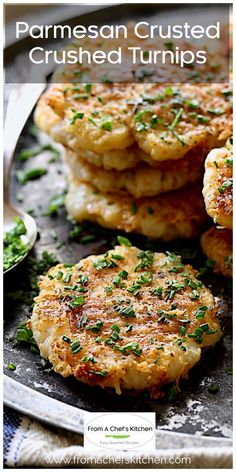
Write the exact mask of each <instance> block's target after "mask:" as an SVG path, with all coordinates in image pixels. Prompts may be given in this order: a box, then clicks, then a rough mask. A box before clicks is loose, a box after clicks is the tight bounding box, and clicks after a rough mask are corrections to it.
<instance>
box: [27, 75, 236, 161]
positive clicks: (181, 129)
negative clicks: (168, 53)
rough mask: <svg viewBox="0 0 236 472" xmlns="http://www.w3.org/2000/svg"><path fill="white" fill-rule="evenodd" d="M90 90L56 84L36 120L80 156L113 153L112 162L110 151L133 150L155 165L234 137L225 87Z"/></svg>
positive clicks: (132, 86) (143, 86)
mask: <svg viewBox="0 0 236 472" xmlns="http://www.w3.org/2000/svg"><path fill="white" fill-rule="evenodd" d="M86 85H87V84H76V85H74V84H71V83H68V84H54V85H51V86H50V87H49V89H48V90H47V91H46V92H45V94H44V95H43V96H42V97H41V99H40V101H39V103H38V106H37V109H36V113H35V120H36V123H37V124H38V126H39V127H41V128H42V129H43V130H44V131H46V132H48V133H49V134H50V135H51V136H52V137H53V138H54V139H56V140H58V141H59V142H61V143H62V144H65V145H66V146H67V147H69V148H71V149H73V150H75V151H79V150H80V151H84V152H86V153H87V152H92V153H95V155H96V154H98V155H102V154H104V153H107V152H109V153H110V154H109V156H110V160H111V163H112V153H111V151H124V150H125V149H127V148H128V149H129V148H130V147H131V148H132V146H133V145H137V146H138V147H139V148H140V149H141V150H142V151H143V152H144V157H145V155H148V156H149V159H151V160H154V161H165V160H172V159H173V160H175V159H181V158H182V157H184V156H185V155H186V154H187V152H189V151H191V150H193V149H195V148H196V147H197V146H198V148H203V149H205V148H206V150H207V152H208V151H209V150H210V149H211V148H212V147H214V146H219V145H222V144H223V143H224V141H225V140H226V139H227V138H228V137H229V136H230V135H231V133H232V105H231V103H230V100H229V97H228V93H230V92H228V93H227V96H225V93H224V89H222V85H221V84H205V85H204V84H201V85H193V84H180V85H175V86H172V85H171V86H166V85H165V86H164V85H160V84H159V85H158V84H90V85H91V87H90V89H89V93H88V92H86ZM49 114H50V119H48V116H49ZM49 121H50V126H49V125H48V122H49ZM52 123H54V124H52ZM122 154H123V159H124V160H125V154H124V153H122ZM129 157H130V159H131V160H132V159H133V157H132V156H131V154H130V155H129ZM110 167H112V164H111V165H110Z"/></svg>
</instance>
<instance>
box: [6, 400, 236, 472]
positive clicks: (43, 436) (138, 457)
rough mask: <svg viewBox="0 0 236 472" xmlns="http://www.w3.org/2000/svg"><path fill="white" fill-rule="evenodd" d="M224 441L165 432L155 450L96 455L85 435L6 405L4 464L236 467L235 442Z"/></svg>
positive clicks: (89, 466)
mask: <svg viewBox="0 0 236 472" xmlns="http://www.w3.org/2000/svg"><path fill="white" fill-rule="evenodd" d="M176 438H177V439H176ZM181 442H182V447H181ZM222 442H223V443H224V446H223V447H222ZM222 442H221V440H220V438H219V439H218V440H217V441H215V440H211V439H210V438H207V437H205V438H202V439H201V438H199V437H198V438H197V437H196V438H195V439H193V437H191V438H190V437H189V436H188V435H183V434H178V435H176V434H174V433H170V432H166V433H165V432H163V431H160V433H158V434H157V438H156V448H157V449H156V451H155V453H149V454H144V453H139V454H138V452H136V453H133V452H132V453H130V452H125V451H108V452H107V453H106V452H105V453H104V451H94V453H91V452H87V451H85V450H84V448H83V436H82V435H80V434H76V433H71V432H68V431H65V430H62V429H59V428H53V427H50V426H45V424H41V423H40V422H38V421H35V420H34V419H31V418H30V417H28V416H25V415H21V414H19V413H18V412H16V411H15V410H12V409H9V408H5V409H4V464H5V467H8V468H18V467H19V468H23V467H41V468H85V469H87V468H89V469H90V468H97V469H104V468H109V469H110V468H118V469H119V468H126V469H127V468H128V469H129V468H144V469H147V468H148V469H150V468H151V469H152V468H153V469H158V468H171V469H173V468H174V469H176V468H180V469H183V468H185V469H192V468H195V469H200V468H210V469H215V468H217V469H218V468H219V469H228V468H232V443H231V441H230V440H226V439H224V440H223V441H222ZM203 445H204V447H203Z"/></svg>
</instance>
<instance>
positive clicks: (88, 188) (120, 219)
mask: <svg viewBox="0 0 236 472" xmlns="http://www.w3.org/2000/svg"><path fill="white" fill-rule="evenodd" d="M65 205H66V209H67V211H68V213H69V215H70V216H71V217H72V218H73V219H75V220H76V221H77V222H82V221H86V220H88V221H93V222H96V223H98V224H100V225H101V226H104V227H106V228H111V229H118V230H122V231H125V232H127V233H130V232H136V233H140V234H143V235H144V236H148V237H149V238H153V239H161V240H163V241H170V240H172V239H176V238H185V239H188V238H193V237H195V236H198V235H199V234H201V232H202V231H201V230H202V228H203V227H204V225H205V223H206V221H207V219H208V217H207V214H206V211H205V208H204V202H203V197H202V193H201V188H200V186H199V185H198V184H193V185H189V186H187V187H184V188H183V189H179V190H175V191H173V192H167V193H165V194H163V195H158V196H156V197H143V198H138V199H135V198H134V197H132V196H131V195H129V194H128V193H126V194H119V193H115V192H114V193H100V192H98V191H97V190H96V188H95V187H93V186H92V185H90V184H88V183H83V182H81V181H79V180H78V179H72V180H70V181H69V192H68V194H67V195H66V198H65Z"/></svg>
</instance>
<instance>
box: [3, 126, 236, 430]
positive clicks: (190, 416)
mask: <svg viewBox="0 0 236 472" xmlns="http://www.w3.org/2000/svg"><path fill="white" fill-rule="evenodd" d="M31 124H32V122H31V123H30V122H29V124H28V127H27V129H26V130H24V133H23V136H22V138H21V142H20V143H19V149H20V148H26V147H27V148H32V146H34V145H35V144H36V143H37V141H36V139H37V138H35V137H32V136H30V132H31ZM44 139H45V138H44ZM46 142H48V139H47V138H46ZM19 149H18V151H17V152H16V156H15V162H14V166H13V169H12V180H11V195H12V201H13V202H14V203H15V204H17V205H19V206H20V207H22V208H24V209H27V210H30V211H31V212H32V213H33V214H34V216H35V218H36V221H37V225H38V229H39V232H40V238H39V239H38V241H37V243H36V245H35V248H34V250H33V251H32V253H31V255H33V256H34V257H36V258H37V259H39V258H40V254H41V253H42V252H43V251H44V250H46V251H48V252H50V253H54V254H56V256H57V259H58V260H59V261H60V262H68V263H69V262H78V261H79V260H80V259H81V258H82V257H86V256H87V255H89V254H92V253H97V254H99V253H102V252H104V250H106V249H109V248H110V247H111V245H112V244H114V241H115V239H116V233H115V232H111V231H105V230H104V231H103V230H101V235H100V236H98V237H99V239H96V240H94V241H93V242H90V243H88V244H80V243H79V241H78V240H73V239H71V238H70V237H69V231H70V230H71V228H72V224H71V222H69V221H68V220H67V217H66V213H65V210H64V208H61V209H59V211H58V215H57V216H53V217H52V216H45V215H44V214H45V213H46V212H47V209H48V204H49V200H50V198H51V197H52V196H53V195H55V194H57V195H58V194H61V193H62V192H63V191H64V190H65V187H66V181H65V176H64V173H65V168H64V164H63V157H62V156H61V157H60V158H59V160H57V161H56V162H50V160H51V158H52V154H51V153H50V152H44V153H41V154H40V155H38V156H36V157H31V158H30V159H29V160H28V161H26V162H25V163H22V162H21V161H19V159H18V156H19ZM34 166H40V167H46V168H47V169H48V172H47V174H46V175H45V176H43V177H41V178H40V179H39V180H35V181H30V182H28V183H27V184H26V185H24V186H22V185H20V184H19V183H18V182H17V180H16V178H15V175H14V174H15V171H16V170H17V169H26V168H30V167H34ZM19 199H20V200H22V201H21V202H20V203H19V201H17V200H19ZM97 229H98V228H97ZM52 230H53V232H52ZM95 230H96V228H95ZM87 233H89V234H91V225H90V224H89V230H88V231H87ZM84 234H86V231H85V233H84ZM93 234H94V232H93ZM55 235H56V238H57V239H56V240H55ZM130 239H131V240H132V242H133V243H134V244H136V245H137V246H138V247H140V248H146V247H147V245H148V244H150V243H149V242H148V241H147V240H146V239H145V238H142V237H139V236H135V235H134V236H132V237H131V238H130ZM151 244H152V246H153V249H154V250H156V251H162V250H165V249H168V250H174V251H177V252H180V253H181V254H182V255H183V256H184V261H185V262H190V263H192V264H193V266H194V267H196V268H198V267H201V266H203V265H204V264H205V258H204V256H203V255H202V253H201V251H200V248H199V241H190V242H188V241H187V242H186V241H177V242H174V243H171V244H170V243H169V244H161V243H158V242H155V243H151ZM26 268H27V260H26V261H25V262H23V263H22V264H21V265H20V266H19V267H18V269H17V270H15V271H13V272H12V273H10V274H9V275H8V276H7V277H6V279H5V292H6V293H8V294H9V292H10V293H12V292H14V291H15V290H18V289H19V288H21V287H22V286H23V288H24V290H25V285H24V277H25V273H26ZM204 282H205V283H206V285H208V286H209V287H210V288H211V289H212V291H213V293H214V295H215V296H216V297H217V302H218V303H219V312H220V313H221V316H220V318H221V322H222V328H223V329H224V337H223V339H222V340H221V341H220V343H219V344H218V345H217V346H216V347H215V348H214V349H211V350H209V351H208V352H206V353H205V354H204V356H203V359H202V362H201V364H200V365H199V366H197V367H196V368H194V369H193V370H192V372H191V373H190V376H189V380H186V381H184V382H182V383H181V392H180V393H179V394H178V396H177V398H176V399H175V400H174V401H173V402H168V401H154V400H150V398H149V397H148V395H147V394H139V395H138V396H128V395H122V396H117V395H115V394H114V393H113V394H112V393H109V392H104V391H103V390H101V389H99V388H89V387H86V386H85V385H83V384H81V383H79V382H77V381H75V380H73V379H63V378H61V377H60V376H59V375H57V374H55V373H50V374H46V373H45V372H43V367H42V364H41V359H40V357H39V355H37V354H34V353H32V352H30V350H29V348H28V347H27V346H22V345H15V342H14V340H13V339H12V338H13V337H14V336H15V333H16V328H17V326H18V324H19V323H20V322H24V321H25V320H26V319H27V318H28V317H29V316H30V313H31V312H30V308H29V307H28V306H27V305H25V304H24V303H18V302H16V301H14V300H12V297H11V296H9V295H8V296H7V297H6V306H5V336H4V360H5V366H7V364H8V363H9V362H13V363H14V364H15V365H16V366H17V368H16V370H15V371H14V372H11V371H9V370H8V369H7V368H6V369H5V371H6V374H7V375H10V376H12V377H13V378H14V379H15V380H18V381H19V382H21V383H23V384H24V385H27V386H28V387H31V388H33V389H36V390H39V391H40V392H42V393H45V394H46V395H49V396H51V397H53V398H56V399H58V400H61V401H63V402H66V403H68V404H70V405H74V406H78V407H80V408H82V409H85V410H88V411H144V412H145V411H155V412H156V414H157V424H158V426H160V427H162V428H164V429H168V430H171V431H178V432H185V433H191V434H192V433H195V432H198V433H200V434H205V435H213V436H223V437H229V436H230V434H231V420H232V401H231V400H232V376H231V375H228V374H227V373H226V369H228V368H229V367H231V360H232V359H231V357H232V356H231V352H232V341H231V308H230V281H229V280H227V279H225V278H221V277H217V276H215V275H213V274H212V272H211V271H209V272H208V274H207V276H206V277H205V278H204ZM22 284H23V285H22ZM212 383H217V384H218V385H219V391H218V392H217V393H215V394H213V393H210V392H209V391H208V385H210V384H212Z"/></svg>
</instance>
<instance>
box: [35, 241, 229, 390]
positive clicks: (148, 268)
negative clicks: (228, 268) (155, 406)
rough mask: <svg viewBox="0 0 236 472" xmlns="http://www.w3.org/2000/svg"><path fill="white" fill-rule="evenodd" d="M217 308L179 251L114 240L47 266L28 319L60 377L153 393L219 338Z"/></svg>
mask: <svg viewBox="0 0 236 472" xmlns="http://www.w3.org/2000/svg"><path fill="white" fill-rule="evenodd" d="M104 261H105V262H104ZM124 271H125V272H124ZM140 280H141V282H140V283H139V281H140ZM135 284H136V285H135ZM137 284H138V289H137ZM134 285H135V286H136V289H135V291H134V289H133V288H134ZM108 287H110V288H109V289H108ZM158 289H159V291H158ZM153 290H154V292H153ZM155 290H156V292H155ZM202 307H203V308H202ZM216 311H217V309H216V306H215V302H214V298H213V296H212V294H211V292H210V291H209V290H208V289H207V288H206V287H205V286H204V285H203V284H202V283H201V282H199V280H198V279H197V272H196V271H195V270H193V268H192V267H191V266H189V265H188V266H184V265H183V264H182V263H181V260H180V257H179V256H176V255H174V254H170V253H169V254H168V255H165V254H157V253H152V252H151V251H145V252H144V251H140V250H139V249H137V248H135V247H125V246H117V247H115V248H114V249H113V250H111V251H108V252H107V253H106V254H105V255H101V256H94V255H92V256H89V257H87V258H86V259H83V260H81V262H80V263H79V264H77V265H73V266H70V267H67V266H64V265H63V264H59V265H57V266H56V267H53V268H51V269H50V270H49V272H48V274H47V275H46V276H45V277H43V278H42V280H41V282H40V293H39V295H38V296H37V297H36V298H35V305H34V309H33V314H32V317H31V321H30V326H31V328H32V330H33V336H34V338H35V340H36V342H37V344H38V346H39V349H40V353H41V356H43V357H44V358H47V359H49V361H50V362H51V363H52V365H53V369H54V370H55V371H56V372H58V373H59V374H61V375H62V376H63V377H68V376H71V375H73V376H75V377H76V378H77V379H78V380H80V381H81V382H84V383H86V384H89V385H92V386H93V385H100V386H101V387H103V388H104V387H106V388H107V387H111V388H114V389H115V391H116V393H118V394H120V393H121V392H123V390H126V389H129V390H130V389H135V390H137V391H141V390H144V389H148V390H151V392H152V394H153V395H155V394H156V393H157V392H159V390H160V388H161V387H163V385H165V384H166V383H168V382H177V383H178V381H179V379H180V378H182V377H186V376H187V374H188V371H189V369H191V368H192V367H193V366H194V365H195V364H196V363H197V362H198V361H199V360H200V356H201V351H202V349H203V348H206V347H208V346H213V345H214V344H215V343H216V342H217V341H218V340H219V339H220V337H221V334H222V333H221V329H220V325H219V322H218V320H217V318H216Z"/></svg>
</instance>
